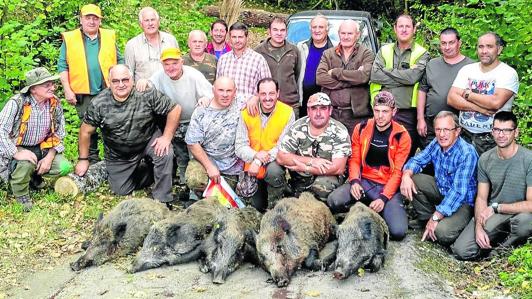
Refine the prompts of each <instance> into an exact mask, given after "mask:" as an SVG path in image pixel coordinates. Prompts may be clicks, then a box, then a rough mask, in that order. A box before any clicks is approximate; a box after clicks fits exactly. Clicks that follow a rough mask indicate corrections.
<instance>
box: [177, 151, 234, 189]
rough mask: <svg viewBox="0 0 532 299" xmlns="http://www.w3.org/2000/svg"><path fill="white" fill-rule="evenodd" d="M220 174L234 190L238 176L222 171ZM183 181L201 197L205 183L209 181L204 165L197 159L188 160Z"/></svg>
mask: <svg viewBox="0 0 532 299" xmlns="http://www.w3.org/2000/svg"><path fill="white" fill-rule="evenodd" d="M221 176H222V177H223V178H224V179H225V181H226V182H227V184H229V186H230V187H231V188H233V190H235V187H236V183H238V176H237V175H227V174H223V173H222V174H221ZM185 181H186V184H187V186H188V188H189V189H190V190H192V191H194V192H195V193H196V195H198V197H200V198H201V197H202V194H203V191H205V188H206V187H207V183H208V182H209V175H208V174H207V170H206V169H205V167H203V165H201V163H200V162H198V160H195V159H191V160H190V161H189V162H188V166H187V169H186V171H185Z"/></svg>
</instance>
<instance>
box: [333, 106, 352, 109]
mask: <svg viewBox="0 0 532 299" xmlns="http://www.w3.org/2000/svg"><path fill="white" fill-rule="evenodd" d="M332 107H333V108H334V109H337V110H351V106H347V107H340V106H332Z"/></svg>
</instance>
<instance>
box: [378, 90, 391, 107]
mask: <svg viewBox="0 0 532 299" xmlns="http://www.w3.org/2000/svg"><path fill="white" fill-rule="evenodd" d="M375 106H388V107H392V108H394V107H395V97H394V96H393V94H392V93H391V92H389V91H381V92H379V93H378V94H377V95H376V96H375V100H374V101H373V107H375Z"/></svg>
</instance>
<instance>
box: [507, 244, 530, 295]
mask: <svg viewBox="0 0 532 299" xmlns="http://www.w3.org/2000/svg"><path fill="white" fill-rule="evenodd" d="M508 263H509V264H510V266H511V268H510V269H507V270H506V271H504V272H501V273H499V277H500V279H501V282H502V284H503V285H504V286H505V287H508V288H510V289H512V291H513V292H515V293H517V294H520V295H523V297H526V298H532V244H531V243H527V244H526V245H524V246H522V247H520V248H517V249H515V250H514V251H513V252H512V255H510V257H509V258H508Z"/></svg>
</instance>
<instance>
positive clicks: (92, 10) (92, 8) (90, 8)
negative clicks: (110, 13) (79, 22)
mask: <svg viewBox="0 0 532 299" xmlns="http://www.w3.org/2000/svg"><path fill="white" fill-rule="evenodd" d="M81 15H82V16H88V15H95V16H97V17H98V18H102V10H101V9H100V8H99V7H98V6H97V5H95V4H87V5H84V6H83V7H82V8H81Z"/></svg>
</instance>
